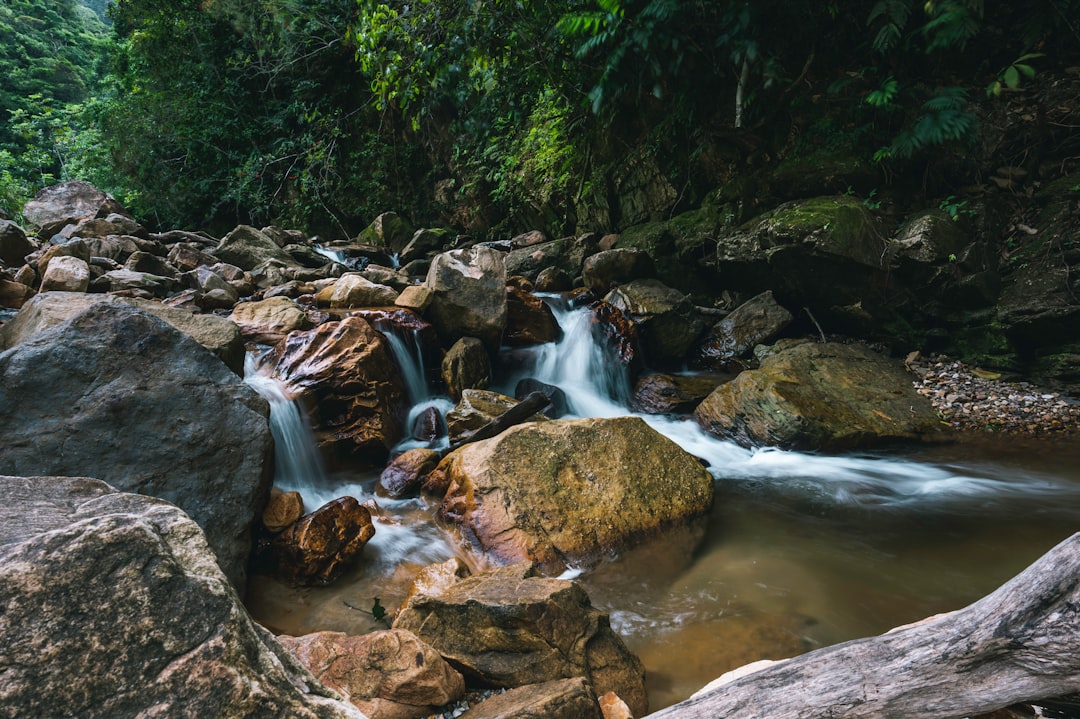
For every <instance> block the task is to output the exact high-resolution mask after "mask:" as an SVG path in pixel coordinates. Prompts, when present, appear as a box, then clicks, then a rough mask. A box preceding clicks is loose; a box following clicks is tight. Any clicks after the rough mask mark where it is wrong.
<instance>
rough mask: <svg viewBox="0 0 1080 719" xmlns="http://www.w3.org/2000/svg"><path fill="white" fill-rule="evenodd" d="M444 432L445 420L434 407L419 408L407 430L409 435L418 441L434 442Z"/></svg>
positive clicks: (445, 430)
mask: <svg viewBox="0 0 1080 719" xmlns="http://www.w3.org/2000/svg"><path fill="white" fill-rule="evenodd" d="M446 433H447V429H446V420H445V419H444V418H443V416H442V414H441V413H440V412H439V410H438V409H436V408H435V407H425V408H424V409H423V410H421V411H420V413H419V414H418V415H416V419H414V420H413V425H412V428H411V429H410V430H409V436H410V437H412V438H413V439H415V440H417V441H420V442H434V441H435V440H436V439H438V438H439V437H443V436H445V435H446Z"/></svg>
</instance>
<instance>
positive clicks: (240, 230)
mask: <svg viewBox="0 0 1080 719" xmlns="http://www.w3.org/2000/svg"><path fill="white" fill-rule="evenodd" d="M210 254H212V255H213V256H214V257H217V258H218V259H219V260H222V261H223V262H228V263H229V264H230V265H236V266H237V267H239V268H241V269H244V270H248V271H250V270H253V269H255V267H257V266H258V265H260V264H263V263H265V262H266V261H267V260H274V261H276V262H280V263H281V265H283V266H286V267H289V266H294V265H298V264H299V263H297V261H296V260H294V259H293V258H292V256H291V255H290V254H289V253H288V252H286V251H285V250H283V249H281V248H280V247H278V245H277V243H276V242H274V241H273V240H272V239H271V238H270V237H268V236H267V235H265V234H264V233H262V232H260V231H259V230H256V229H255V228H254V227H251V226H249V225H238V226H237V227H236V229H234V230H233V231H232V232H230V233H229V234H227V235H225V236H224V237H222V238H221V242H219V243H218V246H217V247H215V248H214V249H213V250H211V251H210Z"/></svg>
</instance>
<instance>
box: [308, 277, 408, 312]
mask: <svg viewBox="0 0 1080 719" xmlns="http://www.w3.org/2000/svg"><path fill="white" fill-rule="evenodd" d="M397 298H398V292H397V290H395V289H393V288H392V287H387V286H386V285H380V284H376V283H374V282H372V281H371V280H369V279H368V278H366V277H364V276H363V275H361V274H359V273H349V274H345V275H342V276H341V277H340V278H338V281H337V282H335V283H334V284H333V285H331V286H329V287H327V288H325V289H323V290H320V291H319V293H318V294H317V295H316V299H317V300H318V301H319V302H320V304H321V303H322V301H323V300H324V299H325V300H326V302H327V304H326V306H328V307H332V308H350V307H385V306H387V305H393V304H394V302H395V301H396V300H397Z"/></svg>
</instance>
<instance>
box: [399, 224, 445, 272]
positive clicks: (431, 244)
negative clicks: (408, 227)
mask: <svg viewBox="0 0 1080 719" xmlns="http://www.w3.org/2000/svg"><path fill="white" fill-rule="evenodd" d="M456 239H457V234H456V233H455V232H454V231H453V230H448V229H445V228H441V227H440V228H426V229H420V230H417V231H416V232H414V233H413V236H412V237H411V238H410V239H409V242H408V244H407V245H405V247H403V248H402V249H401V252H400V253H399V258H400V260H401V263H402V264H407V263H409V262H412V261H413V260H422V259H426V258H427V257H428V256H431V255H436V254H438V253H439V252H442V251H443V250H444V249H448V248H449V247H451V246H452V245H453V243H454V240H456Z"/></svg>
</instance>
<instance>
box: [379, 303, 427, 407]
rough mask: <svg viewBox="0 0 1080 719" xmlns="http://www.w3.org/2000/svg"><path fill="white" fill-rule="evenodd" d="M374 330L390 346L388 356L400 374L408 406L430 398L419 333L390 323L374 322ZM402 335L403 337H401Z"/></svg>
mask: <svg viewBox="0 0 1080 719" xmlns="http://www.w3.org/2000/svg"><path fill="white" fill-rule="evenodd" d="M375 329H377V330H378V331H379V332H381V333H382V335H383V337H385V338H386V342H387V344H388V345H389V346H390V354H391V355H393V357H394V362H395V363H396V364H397V366H398V370H399V371H400V372H401V379H402V381H403V382H404V383H405V393H406V395H407V396H408V399H409V405H410V406H415V405H418V404H420V403H421V402H424V401H425V400H427V399H429V398H430V397H431V390H430V388H429V387H428V381H427V367H425V366H424V348H423V345H422V344H421V342H420V333H419V332H417V331H416V330H413V329H405V330H403V329H401V328H399V327H398V326H397V325H394V324H393V323H391V322H376V323H375ZM402 335H405V336H404V337H402Z"/></svg>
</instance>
